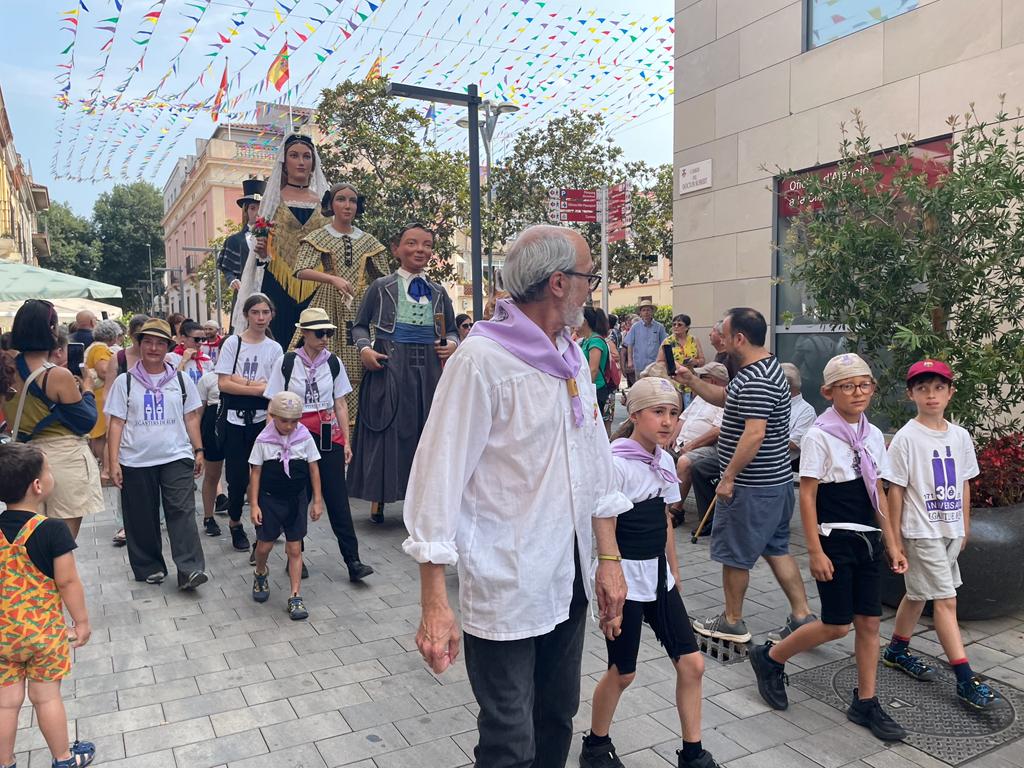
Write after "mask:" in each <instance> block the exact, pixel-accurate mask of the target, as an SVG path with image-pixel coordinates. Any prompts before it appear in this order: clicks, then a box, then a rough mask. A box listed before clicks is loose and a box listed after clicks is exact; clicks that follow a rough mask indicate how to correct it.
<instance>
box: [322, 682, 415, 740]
mask: <svg viewBox="0 0 1024 768" xmlns="http://www.w3.org/2000/svg"><path fill="white" fill-rule="evenodd" d="M335 690H336V689H335ZM339 712H340V713H341V716H342V717H344V718H345V722H346V723H348V724H349V725H350V726H352V729H353V730H356V731H361V730H363V729H365V728H370V727H372V726H377V725H382V724H384V723H390V722H393V721H396V720H405V719H407V718H410V717H415V716H418V715H425V714H426V712H425V710H424V709H423V707H422V706H420V704H419V702H418V701H417V700H416V699H415V698H413V696H411V695H409V694H404V695H400V696H394V697H392V698H389V699H382V700H381V701H373V702H369V703H366V704H352V705H349V706H342V707H340V709H339Z"/></svg>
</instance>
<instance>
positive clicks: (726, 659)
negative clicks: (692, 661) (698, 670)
mask: <svg viewBox="0 0 1024 768" xmlns="http://www.w3.org/2000/svg"><path fill="white" fill-rule="evenodd" d="M693 634H694V637H696V638H697V647H698V648H700V652H701V653H703V654H704V655H705V656H707V657H708V658H709V659H714V660H715V661H717V662H719V663H721V664H739V663H740V662H741V661H746V658H747V653H748V652H749V650H750V643H734V642H733V641H732V640H718V639H716V638H714V637H705V636H704V635H701V634H698V633H696V632H694V633H693Z"/></svg>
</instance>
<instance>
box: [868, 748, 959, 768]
mask: <svg viewBox="0 0 1024 768" xmlns="http://www.w3.org/2000/svg"><path fill="white" fill-rule="evenodd" d="M896 758H902V759H903V760H904V761H905V764H906V765H907V766H908V768H909V766H914V768H949V767H948V764H947V763H944V762H942V761H941V760H936V759H935V758H934V757H932V756H931V755H926V754H925V753H924V752H922V751H921V750H919V749H915V748H914V747H912V746H910V745H909V744H897V745H896V746H894V747H892V748H891V749H888V750H886V751H885V752H878V753H875V754H874V755H871V756H869V757H866V758H864V762H866V763H867V764H868V765H872V766H876V768H890V765H891V766H893V767H894V768H902V766H903V765H904V763H903V762H900V761H898V760H897V759H896Z"/></svg>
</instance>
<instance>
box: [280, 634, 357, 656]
mask: <svg viewBox="0 0 1024 768" xmlns="http://www.w3.org/2000/svg"><path fill="white" fill-rule="evenodd" d="M358 644H359V639H358V638H357V637H356V636H355V635H353V634H352V633H351V632H350V631H349V630H347V629H342V630H339V631H338V632H328V633H327V634H323V635H314V636H312V637H299V638H296V639H294V640H292V641H291V646H292V648H294V649H295V652H296V653H298V654H305V653H313V652H315V651H329V650H334V649H335V648H345V647H347V646H350V645H358Z"/></svg>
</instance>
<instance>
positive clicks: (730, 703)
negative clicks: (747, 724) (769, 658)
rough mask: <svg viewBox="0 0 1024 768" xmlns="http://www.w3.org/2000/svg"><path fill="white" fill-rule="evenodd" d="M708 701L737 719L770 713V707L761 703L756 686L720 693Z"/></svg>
mask: <svg viewBox="0 0 1024 768" xmlns="http://www.w3.org/2000/svg"><path fill="white" fill-rule="evenodd" d="M710 701H711V702H712V703H714V704H717V705H718V706H720V707H721V708H722V709H724V710H725V711H726V712H729V713H730V714H732V715H735V716H736V717H738V718H744V717H753V716H754V715H760V714H761V713H762V712H770V711H771V707H769V706H768V705H767V704H765V703H764V701H762V699H761V695H760V694H759V693H758V692H757V686H756V685H749V686H747V687H745V688H738V689H737V690H735V691H727V692H726V693H720V694H718V695H717V696H712V697H711V699H710Z"/></svg>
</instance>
